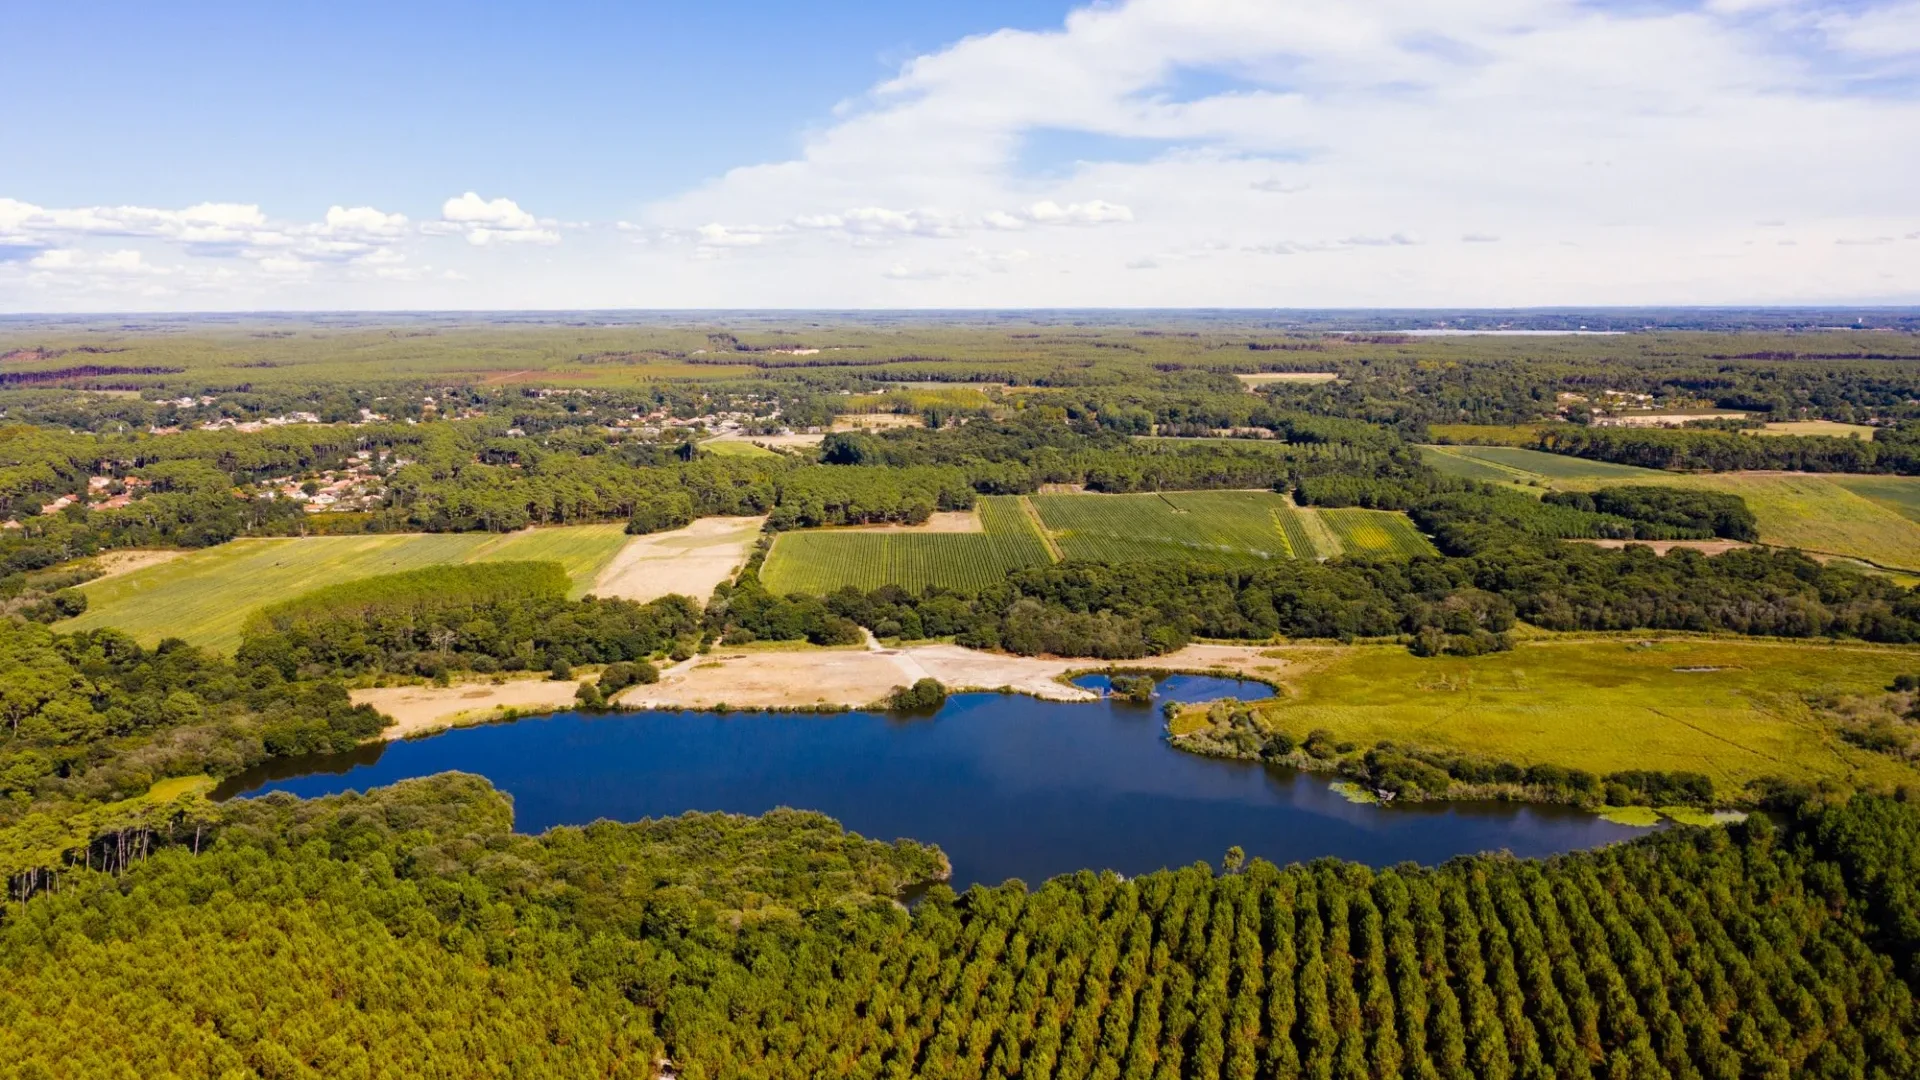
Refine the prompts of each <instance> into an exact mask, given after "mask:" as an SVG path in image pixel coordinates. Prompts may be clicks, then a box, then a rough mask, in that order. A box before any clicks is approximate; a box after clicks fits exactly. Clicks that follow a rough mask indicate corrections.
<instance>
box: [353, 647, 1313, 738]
mask: <svg viewBox="0 0 1920 1080" xmlns="http://www.w3.org/2000/svg"><path fill="white" fill-rule="evenodd" d="M1274 648H1275V646H1272V645H1204V644H1200V645H1188V646H1187V647H1185V648H1183V649H1181V650H1179V651H1178V652H1174V653H1169V654H1167V655H1165V656H1146V657H1140V658H1139V659H1133V660H1094V659H1088V658H1084V657H1076V658H1071V659H1061V658H1049V659H1041V658H1036V657H1026V656H1013V655H1010V654H1002V653H989V652H982V651H979V650H975V649H967V648H963V647H961V646H958V645H948V644H930V645H908V646H903V647H893V648H889V647H886V646H884V645H881V644H880V643H879V642H878V641H876V640H874V639H873V638H872V637H871V636H869V638H868V642H867V645H866V647H865V648H864V649H861V648H852V649H822V648H788V649H757V648H752V649H750V648H738V647H736V648H727V647H725V646H721V647H718V648H715V649H714V650H713V651H712V652H711V653H708V654H706V655H699V656H694V657H691V658H689V659H687V660H683V661H681V662H679V663H677V664H674V665H672V666H671V667H667V668H665V669H663V670H662V671H661V672H660V681H659V682H655V683H645V684H640V685H636V686H632V687H629V688H627V689H626V690H623V691H621V692H620V694H618V695H617V696H616V697H615V698H614V700H613V701H611V702H609V703H608V705H609V707H608V709H607V711H608V712H643V711H656V710H658V711H700V710H707V709H719V708H724V709H728V710H744V711H762V710H780V711H794V710H804V711H820V712H842V711H850V710H856V709H879V708H884V705H883V704H882V703H883V701H884V699H885V698H886V696H887V695H888V694H889V693H891V692H892V691H893V690H894V689H896V688H898V687H902V686H911V685H912V684H913V683H914V682H916V681H917V680H919V679H923V678H931V679H935V680H938V681H939V682H940V683H941V684H942V685H944V686H945V687H946V688H947V691H948V693H953V694H962V693H1019V694H1027V695H1030V696H1032V697H1036V698H1039V699H1041V700H1043V701H1061V702H1089V701H1097V700H1099V697H1100V695H1098V694H1096V693H1094V692H1093V691H1090V690H1084V689H1081V688H1080V687H1077V686H1074V685H1072V683H1070V682H1069V681H1068V680H1069V679H1071V678H1073V677H1074V676H1077V675H1083V674H1090V673H1095V672H1102V671H1109V670H1142V671H1161V672H1170V673H1179V674H1193V675H1226V676H1231V677H1234V678H1242V679H1250V680H1256V681H1260V682H1264V683H1267V684H1269V685H1274V686H1278V685H1279V682H1280V680H1281V678H1282V677H1283V676H1284V674H1286V672H1287V671H1288V670H1289V669H1291V668H1294V667H1297V666H1299V661H1297V660H1291V659H1286V658H1282V657H1277V656H1272V655H1267V654H1268V653H1270V652H1272V651H1273V649H1274ZM583 674H584V673H583ZM579 682H580V680H577V679H569V680H563V681H558V682H556V681H553V680H550V679H545V678H520V679H506V680H502V681H499V682H494V681H491V680H488V681H471V682H457V683H454V684H452V685H450V686H429V685H420V684H409V685H405V686H388V687H370V688H361V689H356V690H354V691H352V698H353V703H354V704H356V705H371V706H373V707H374V708H375V709H376V710H377V711H379V712H380V713H382V714H383V715H385V716H388V717H389V718H391V719H392V720H393V721H394V722H393V724H391V725H390V726H389V727H387V728H386V729H385V730H383V731H382V732H380V734H378V735H376V736H374V737H373V741H385V742H392V741H396V740H399V739H407V738H414V737H417V736H422V735H428V734H432V733H435V732H438V731H442V730H445V729H448V728H454V727H464V726H468V725H472V724H484V723H490V722H493V721H496V720H500V719H505V718H508V717H509V716H511V717H512V718H516V719H517V718H519V717H522V716H528V715H536V714H539V713H549V712H563V711H566V710H568V709H572V708H574V707H575V706H576V704H577V703H576V699H575V698H574V691H575V689H576V688H577V687H578V685H579Z"/></svg>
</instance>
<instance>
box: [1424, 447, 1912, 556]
mask: <svg viewBox="0 0 1920 1080" xmlns="http://www.w3.org/2000/svg"><path fill="white" fill-rule="evenodd" d="M1421 449H1422V450H1423V451H1424V452H1425V453H1424V458H1425V460H1426V461H1427V463H1428V464H1430V465H1432V466H1433V467H1434V468H1435V469H1438V470H1439V471H1441V472H1443V473H1447V474H1449V475H1452V476H1461V477H1465V478H1467V479H1471V480H1484V481H1491V482H1499V481H1505V482H1507V483H1510V484H1515V485H1519V486H1521V487H1523V488H1531V489H1534V490H1536V491H1537V490H1539V489H1545V488H1560V489H1574V490H1584V491H1590V490H1592V489H1594V488H1596V487H1602V486H1605V485H1609V484H1660V485H1663V486H1667V487H1680V488H1704V489H1706V490H1709V491H1722V492H1727V493H1729V494H1733V495H1738V496H1740V497H1741V498H1743V499H1745V500H1746V503H1747V507H1748V508H1749V509H1751V510H1752V511H1753V516H1754V519H1755V520H1756V521H1757V522H1758V524H1759V526H1760V542H1761V543H1763V544H1771V545H1775V546H1778V547H1797V548H1800V549H1801V550H1803V551H1808V552H1813V553H1816V554H1821V555H1836V556H1840V557H1843V558H1848V559H1855V560H1859V561H1860V562H1863V563H1866V564H1868V565H1869V566H1877V567H1882V568H1885V569H1891V570H1906V571H1920V478H1916V477H1904V476H1851V475H1840V474H1825V475H1818V476H1808V475H1787V474H1782V473H1758V472H1756V473H1737V472H1732V473H1677V472H1664V471H1662V470H1659V469H1640V468H1634V467H1633V466H1629V465H1614V464H1611V463H1608V462H1602V461H1587V460H1584V459H1582V458H1575V457H1568V456H1565V455H1561V454H1549V453H1546V452H1544V451H1539V450H1522V449H1517V448H1514V447H1506V446H1423V447H1421Z"/></svg>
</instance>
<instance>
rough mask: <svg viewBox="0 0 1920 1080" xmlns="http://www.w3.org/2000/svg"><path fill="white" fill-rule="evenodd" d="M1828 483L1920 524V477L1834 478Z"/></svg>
mask: <svg viewBox="0 0 1920 1080" xmlns="http://www.w3.org/2000/svg"><path fill="white" fill-rule="evenodd" d="M1827 482H1828V483H1832V484H1838V485H1840V486H1841V487H1843V488H1846V489H1847V490H1848V491H1851V492H1853V493H1854V494H1855V495H1858V496H1860V497H1861V498H1863V499H1871V500H1873V501H1874V502H1877V503H1879V504H1880V505H1881V506H1884V507H1886V508H1887V509H1889V510H1891V511H1893V512H1894V513H1896V514H1899V515H1900V516H1901V517H1903V518H1906V519H1907V520H1908V521H1916V522H1920V476H1833V477H1828V478H1827Z"/></svg>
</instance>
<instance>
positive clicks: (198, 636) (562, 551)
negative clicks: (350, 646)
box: [59, 525, 627, 650]
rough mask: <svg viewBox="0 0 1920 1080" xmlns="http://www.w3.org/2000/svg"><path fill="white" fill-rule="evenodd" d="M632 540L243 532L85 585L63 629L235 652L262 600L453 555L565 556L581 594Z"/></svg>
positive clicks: (587, 533) (455, 559)
mask: <svg viewBox="0 0 1920 1080" xmlns="http://www.w3.org/2000/svg"><path fill="white" fill-rule="evenodd" d="M626 542H627V536H626V535H625V530H624V527H623V526H620V525H573V526H563V527H559V528H551V529H534V530H529V531H525V532H517V533H507V534H504V535H503V534H500V533H402V534H388V535H380V536H315V537H302V538H289V539H258V540H235V541H232V542H231V543H226V544H222V545H220V546H218V547H213V548H207V549H206V550H204V551H195V552H193V553H191V554H188V555H185V556H182V557H181V558H178V559H174V560H171V561H169V562H164V563H160V564H157V565H154V566H149V567H146V568H144V569H140V570H135V571H133V572H131V573H128V574H122V575H119V576H116V577H111V578H107V579H104V580H101V581H96V582H92V583H89V584H86V585H82V586H80V590H81V591H82V592H84V593H85V594H86V596H87V611H86V613H85V614H83V615H81V616H80V617H79V618H75V619H69V620H67V621H65V622H63V623H61V624H60V626H59V628H60V629H61V630H69V631H70V630H90V629H93V628H94V627H99V626H111V627H115V628H117V629H120V630H124V631H126V632H127V633H129V634H132V635H133V636H134V638H135V639H137V640H139V641H141V642H142V643H144V644H148V645H151V644H154V643H156V642H158V641H159V640H160V639H161V638H167V637H178V638H184V639H186V640H187V641H190V642H192V643H193V644H195V645H205V646H208V647H210V648H214V649H220V650H230V649H232V648H233V647H234V646H236V645H238V644H239V643H240V629H241V627H242V626H243V625H244V624H245V623H246V620H247V616H248V615H250V614H251V613H252V612H253V611H254V610H255V609H256V608H259V607H262V606H264V605H266V604H271V603H276V602H278V601H281V600H288V599H292V598H293V597H295V596H298V595H300V594H301V593H304V592H308V591H311V590H313V589H317V588H320V587H321V586H324V585H334V584H338V583H339V582H342V581H350V580H352V579H354V578H361V577H372V576H374V575H376V574H392V573H397V572H399V571H402V570H415V569H419V568H420V567H423V566H434V565H439V564H444V563H467V562H500V561H510V560H527V561H551V562H557V563H559V564H561V565H562V566H564V567H565V568H566V570H567V576H568V578H569V579H570V580H572V582H573V591H574V593H575V595H579V594H582V593H584V592H586V591H587V589H588V587H589V585H590V583H591V582H592V581H593V580H594V578H595V576H596V575H598V574H599V572H600V570H601V568H602V567H604V566H605V565H606V564H607V563H608V562H609V561H610V560H611V559H612V558H613V557H614V555H615V554H616V553H618V552H619V550H620V548H621V547H622V546H623V545H624V544H625V543H626Z"/></svg>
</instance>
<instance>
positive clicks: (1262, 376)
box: [1234, 371, 1340, 390]
mask: <svg viewBox="0 0 1920 1080" xmlns="http://www.w3.org/2000/svg"><path fill="white" fill-rule="evenodd" d="M1339 377H1340V374H1339V372H1335V371H1261V372H1256V373H1254V374H1251V375H1235V376H1234V378H1236V379H1239V380H1240V381H1241V382H1243V383H1246V384H1247V389H1249V390H1252V389H1254V388H1255V387H1260V386H1265V385H1267V384H1268V383H1281V382H1290V383H1323V382H1332V381H1334V380H1335V379H1338V378H1339Z"/></svg>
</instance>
